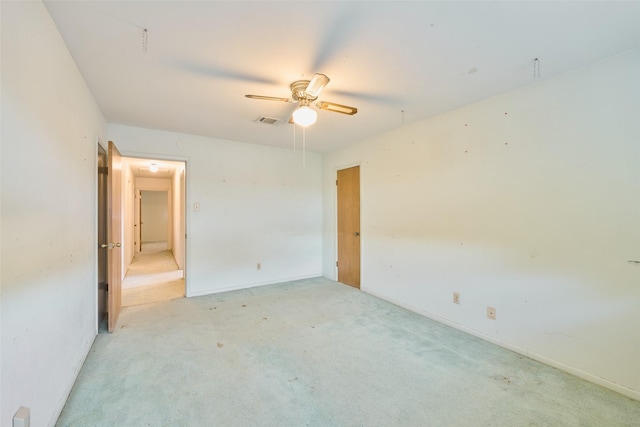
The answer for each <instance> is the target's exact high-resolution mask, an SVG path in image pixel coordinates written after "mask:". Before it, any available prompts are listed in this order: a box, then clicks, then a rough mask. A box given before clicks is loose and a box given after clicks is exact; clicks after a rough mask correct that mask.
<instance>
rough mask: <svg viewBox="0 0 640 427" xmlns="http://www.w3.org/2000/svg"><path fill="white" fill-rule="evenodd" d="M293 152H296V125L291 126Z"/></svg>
mask: <svg viewBox="0 0 640 427" xmlns="http://www.w3.org/2000/svg"><path fill="white" fill-rule="evenodd" d="M293 152H294V153H295V152H296V124H295V123H294V124H293Z"/></svg>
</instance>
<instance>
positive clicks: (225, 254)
mask: <svg viewBox="0 0 640 427" xmlns="http://www.w3.org/2000/svg"><path fill="white" fill-rule="evenodd" d="M108 135H109V139H111V140H113V141H114V142H115V143H116V145H117V146H118V147H119V148H120V151H121V152H122V153H123V154H124V155H128V156H138V157H146V158H159V159H161V158H168V159H174V160H185V161H186V162H187V168H186V169H187V178H186V183H187V215H186V219H187V225H186V227H187V231H186V232H187V236H188V238H187V242H186V244H187V261H186V277H187V295H188V296H194V295H202V294H208V293H213V292H220V291H224V290H230V289H238V288H245V287H250V286H256V285H262V284H267V283H275V282H280V281H286V280H293V279H298V278H303V277H312V276H319V275H321V274H322V261H321V260H322V157H321V156H320V155H319V154H315V153H307V162H306V168H303V166H302V159H301V157H300V152H298V153H293V152H292V151H291V150H285V149H277V148H272V147H266V146H259V145H252V144H243V143H237V142H229V141H223V140H218V139H211V138H204V137H198V136H194V135H186V134H180V133H171V132H163V131H155V130H149V129H142V128H135V127H129V126H123V125H114V124H110V125H109V126H108ZM194 203H198V204H199V205H200V211H199V212H194V210H193V205H194ZM257 263H261V265H262V269H261V270H257V269H256V264H257Z"/></svg>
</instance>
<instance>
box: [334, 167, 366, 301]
mask: <svg viewBox="0 0 640 427" xmlns="http://www.w3.org/2000/svg"><path fill="white" fill-rule="evenodd" d="M356 166H358V167H359V168H360V200H359V203H360V290H362V283H363V280H362V276H363V269H362V258H363V256H362V254H363V252H364V245H363V244H362V217H363V215H362V199H363V193H362V162H353V163H345V164H343V165H340V166H335V167H334V168H333V182H334V185H333V207H334V209H333V221H334V222H333V223H334V230H333V231H334V234H333V236H334V239H333V241H334V248H333V258H334V259H335V261H334V263H333V275H334V277H335V279H336V281H337V280H338V266H337V265H336V262H337V260H338V186H337V185H335V182H337V181H338V171H340V170H343V169H349V168H353V167H356Z"/></svg>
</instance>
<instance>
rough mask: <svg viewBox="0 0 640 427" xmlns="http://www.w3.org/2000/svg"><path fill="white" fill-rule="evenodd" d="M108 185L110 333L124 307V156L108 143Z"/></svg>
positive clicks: (108, 305)
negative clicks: (122, 241)
mask: <svg viewBox="0 0 640 427" xmlns="http://www.w3.org/2000/svg"><path fill="white" fill-rule="evenodd" d="M107 173H108V176H109V178H108V181H107V206H108V210H107V224H108V227H109V228H108V231H107V242H108V243H106V245H107V248H106V249H107V254H108V255H107V264H108V276H109V285H108V290H107V311H108V313H107V316H108V322H107V323H108V327H109V332H113V330H114V329H115V327H116V323H117V322H118V316H119V315H120V307H121V306H122V244H121V242H120V239H121V236H122V156H121V155H120V152H119V151H118V148H117V147H116V146H115V144H114V143H113V142H112V141H109V153H108V171H107Z"/></svg>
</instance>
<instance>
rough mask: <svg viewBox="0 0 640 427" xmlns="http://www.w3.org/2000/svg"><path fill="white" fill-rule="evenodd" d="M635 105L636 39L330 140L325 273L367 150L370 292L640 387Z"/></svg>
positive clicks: (366, 283)
mask: <svg viewBox="0 0 640 427" xmlns="http://www.w3.org/2000/svg"><path fill="white" fill-rule="evenodd" d="M639 117H640V52H639V51H635V52H631V53H628V54H626V55H622V56H618V57H614V58H611V59H609V60H607V61H605V62H601V63H598V64H594V65H591V66H589V67H585V68H582V69H578V70H575V71H574V72H570V73H566V74H564V75H561V76H559V77H557V78H553V79H550V80H547V81H544V80H543V81H539V82H536V83H535V84H531V85H529V86H527V87H524V88H521V89H519V90H515V91H512V92H509V93H505V94H503V95H500V96H496V97H493V98H490V99H487V100H485V101H482V102H478V103H476V104H472V105H469V106H467V107H464V108H461V109H458V110H455V111H452V112H449V113H446V114H443V115H440V116H437V117H433V118H430V119H427V120H424V121H421V122H419V123H416V124H414V125H411V126H406V127H403V128H400V129H398V130H396V131H393V132H390V133H387V134H385V135H381V136H378V137H375V138H371V139H370V140H367V141H364V142H362V143H360V144H358V145H356V146H353V147H351V148H349V149H345V150H343V151H339V152H335V153H331V154H329V155H327V156H326V157H325V159H324V273H325V275H326V276H328V277H330V278H335V277H336V276H335V260H336V252H335V248H336V243H335V236H336V225H335V212H336V211H335V197H336V195H335V188H336V186H335V176H336V169H338V168H341V167H343V166H347V165H353V164H361V186H362V194H361V203H362V211H361V212H362V213H361V215H362V229H361V236H362V237H361V239H362V240H361V242H362V289H363V290H365V291H367V292H370V293H372V294H375V295H378V296H381V297H382V298H384V299H387V300H389V301H393V302H396V303H398V304H400V305H403V306H405V307H408V308H410V309H412V310H415V311H417V312H420V313H423V314H425V315H427V316H430V317H433V318H435V319H438V320H441V321H444V322H446V323H449V324H451V325H454V326H456V327H458V328H460V329H463V330H466V331H470V332H472V333H474V334H477V335H479V336H482V337H484V338H486V339H488V340H491V341H494V342H497V343H500V344H502V345H504V346H506V347H508V348H511V349H514V350H516V351H519V352H522V353H524V354H529V355H531V356H532V357H534V358H538V359H540V360H543V361H545V362H547V363H550V364H552V365H555V366H559V367H561V368H563V369H566V370H569V371H571V372H573V373H576V374H578V375H581V376H583V377H585V378H588V379H590V380H592V381H595V382H597V383H600V384H603V385H605V386H607V387H610V388H613V389H615V390H618V391H620V392H623V393H625V394H627V395H630V396H633V397H635V398H636V399H638V398H640V364H639V361H640V286H639V283H640V266H638V265H633V264H630V263H628V260H638V259H640V120H639ZM454 291H455V292H460V294H461V303H460V305H455V304H453V303H452V293H453V292H454ZM487 306H493V307H496V309H497V320H495V321H492V320H488V319H487V318H486V307H487Z"/></svg>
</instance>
